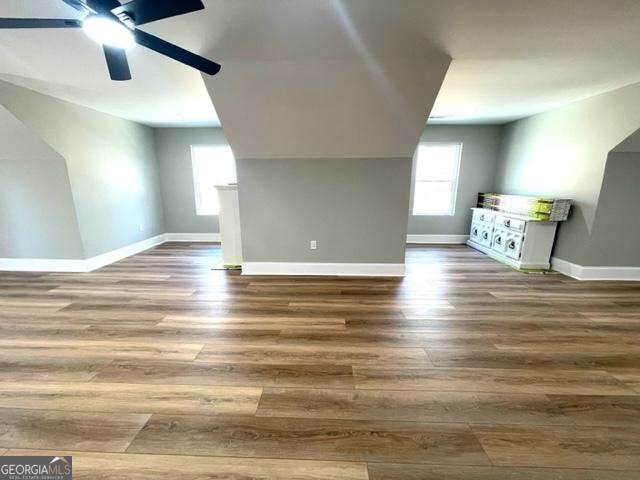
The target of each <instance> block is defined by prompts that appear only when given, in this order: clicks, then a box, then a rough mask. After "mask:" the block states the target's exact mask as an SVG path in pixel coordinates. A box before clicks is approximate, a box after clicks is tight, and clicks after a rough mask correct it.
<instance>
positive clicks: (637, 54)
mask: <svg viewBox="0 0 640 480" xmlns="http://www.w3.org/2000/svg"><path fill="white" fill-rule="evenodd" d="M205 5H206V9H205V10H204V11H201V12H196V13H192V14H189V15H185V16H181V17H175V18H172V19H168V20H163V21H160V22H157V23H154V24H152V25H149V26H145V28H144V29H145V30H147V31H149V32H150V33H154V34H158V35H161V36H163V37H164V38H166V39H167V40H169V41H173V42H175V43H177V44H180V45H181V46H183V47H185V48H188V49H191V50H193V51H195V52H198V53H201V54H204V55H207V56H210V57H211V58H213V59H214V60H217V61H220V63H222V66H223V69H222V72H221V73H220V75H224V60H225V59H227V60H241V61H243V60H254V59H271V60H284V61H294V62H295V61H301V60H307V59H308V58H319V59H325V60H340V59H344V58H353V57H354V56H364V57H366V61H367V62H370V63H373V64H375V61H376V60H375V59H376V58H380V57H416V56H420V54H421V51H422V49H423V48H425V46H426V45H428V44H431V43H435V44H437V45H439V46H440V47H441V48H442V49H443V50H444V51H445V52H446V53H448V54H449V55H450V56H451V57H452V58H453V62H452V64H451V67H450V69H449V72H448V73H447V76H446V78H445V81H444V84H443V86H442V88H441V91H440V94H439V96H438V99H437V101H436V104H435V107H434V109H433V112H432V116H436V115H446V117H445V118H444V119H441V120H431V121H433V122H434V123H475V122H483V123H502V122H506V121H509V120H513V119H517V118H522V117H525V116H528V115H531V114H533V113H537V112H540V111H543V110H546V109H549V108H553V107H556V106H559V105H562V104H565V103H569V102H571V101H574V100H578V99H581V98H585V97H588V96H591V95H594V94H597V93H601V92H604V91H607V90H611V89H614V88H617V87H621V86H624V85H627V84H630V83H635V82H638V81H640V48H638V47H639V46H640V28H638V24H639V23H640V1H639V0H606V1H605V0H535V1H532V0H403V1H391V0H326V1H318V0H268V1H265V0H205ZM76 15H77V12H76V11H75V10H73V9H71V8H69V7H67V6H66V5H65V4H63V3H62V2H61V1H56V0H29V1H28V2H25V1H24V0H2V2H1V4H0V16H20V17H28V16H34V17H74V16H76ZM399 33H401V34H399ZM345 45H349V47H348V48H346V47H345ZM129 58H130V64H131V70H132V74H133V76H134V80H132V81H130V82H123V83H117V82H111V81H110V80H109V79H108V75H107V72H106V67H105V64H104V59H103V56H102V53H101V51H100V48H99V46H97V45H96V44H93V43H92V42H91V41H90V40H88V39H87V38H86V37H84V35H83V34H82V32H81V31H78V30H70V31H61V30H47V31H36V30H29V31H26V30H23V31H14V30H4V31H0V78H4V79H7V80H9V81H12V82H14V83H17V84H19V85H23V86H26V87H28V88H32V89H34V90H38V91H41V92H43V93H47V94H51V95H54V96H57V97H60V98H63V99H66V100H70V101H73V102H76V103H80V104H83V105H86V106H89V107H92V108H95V109H97V110H101V111H104V112H107V113H112V114H115V115H119V116H122V117H125V118H129V119H132V120H136V121H140V122H142V123H147V124H150V125H185V126H187V125H216V124H218V120H217V116H216V114H215V110H214V108H213V106H212V104H211V101H210V98H209V95H208V93H207V90H206V88H205V85H204V82H203V80H202V78H201V76H200V74H199V73H198V72H196V71H195V70H192V69H190V68H189V67H184V66H182V65H180V64H178V63H175V62H172V61H170V60H167V59H165V58H163V57H161V56H159V55H157V54H155V53H153V52H150V51H148V50H146V49H144V48H142V47H134V48H132V49H131V51H130V52H129ZM214 96H215V95H214Z"/></svg>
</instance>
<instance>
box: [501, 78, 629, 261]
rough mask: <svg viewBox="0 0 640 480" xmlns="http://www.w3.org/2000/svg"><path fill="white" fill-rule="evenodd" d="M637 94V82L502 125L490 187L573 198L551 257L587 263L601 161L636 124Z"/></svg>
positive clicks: (599, 181)
mask: <svg viewBox="0 0 640 480" xmlns="http://www.w3.org/2000/svg"><path fill="white" fill-rule="evenodd" d="M638 99H640V83H637V84H633V85H630V86H628V87H624V88H620V89H618V90H614V91H612V92H608V93H604V94H602V95H597V96H595V97H591V98H588V99H586V100H582V101H580V102H575V103H572V104H570V105H567V106H565V107H562V108H558V109H555V110H551V111H549V112H546V113H542V114H539V115H535V116H533V117H529V118H526V119H524V120H519V121H517V122H514V123H510V124H508V125H506V126H505V127H504V135H503V141H502V146H501V151H500V155H499V161H498V171H497V175H496V184H495V186H496V188H495V189H496V190H499V191H501V192H504V193H514V194H523V195H548V196H551V197H559V198H570V199H573V200H574V207H573V209H572V213H571V216H570V218H569V220H568V221H567V222H563V223H562V224H561V225H560V228H559V230H558V235H557V238H556V245H555V249H554V256H555V257H558V258H560V259H562V260H566V261H569V262H573V263H576V264H578V265H590V264H591V259H590V255H591V251H590V248H589V241H590V235H591V231H592V228H593V224H594V219H595V215H596V209H597V205H598V197H599V195H600V187H601V185H602V181H603V177H604V171H605V163H606V160H607V156H608V154H609V151H610V150H612V149H613V148H614V147H615V146H616V145H618V144H619V143H620V142H622V141H623V140H624V139H625V138H627V137H628V136H629V135H631V134H632V133H633V132H635V131H636V129H637V128H638V127H639V126H640V109H639V108H638ZM621 234H623V233H622V232H621Z"/></svg>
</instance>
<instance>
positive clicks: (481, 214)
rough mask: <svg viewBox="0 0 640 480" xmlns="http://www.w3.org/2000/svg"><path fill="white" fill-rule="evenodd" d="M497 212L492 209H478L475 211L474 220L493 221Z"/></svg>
mask: <svg viewBox="0 0 640 480" xmlns="http://www.w3.org/2000/svg"><path fill="white" fill-rule="evenodd" d="M494 218H496V213H495V212H493V211H491V210H484V209H476V210H474V211H473V222H482V223H493V220H494Z"/></svg>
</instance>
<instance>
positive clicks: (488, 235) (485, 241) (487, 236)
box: [478, 223, 493, 247]
mask: <svg viewBox="0 0 640 480" xmlns="http://www.w3.org/2000/svg"><path fill="white" fill-rule="evenodd" d="M478 226H479V229H478V230H479V232H480V235H479V239H478V242H479V243H480V244H481V245H484V246H485V247H490V246H491V240H492V238H493V225H489V224H487V223H479V224H478Z"/></svg>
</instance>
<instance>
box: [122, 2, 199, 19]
mask: <svg viewBox="0 0 640 480" xmlns="http://www.w3.org/2000/svg"><path fill="white" fill-rule="evenodd" d="M202 9H204V5H203V4H202V1H201V0H131V1H130V2H128V3H125V4H124V5H121V6H119V7H116V8H114V9H113V10H111V12H112V13H113V14H115V15H116V16H118V17H119V18H121V19H122V17H121V15H123V14H124V15H126V16H127V17H129V18H131V20H133V23H134V25H143V24H145V23H150V22H155V21H156V20H162V19H163V18H169V17H175V16H177V15H184V14H185V13H190V12H195V11H197V10H202Z"/></svg>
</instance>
